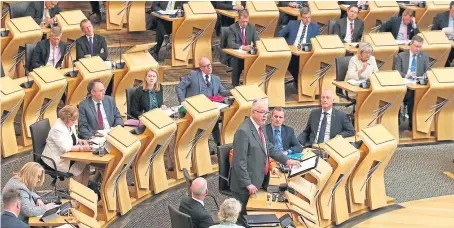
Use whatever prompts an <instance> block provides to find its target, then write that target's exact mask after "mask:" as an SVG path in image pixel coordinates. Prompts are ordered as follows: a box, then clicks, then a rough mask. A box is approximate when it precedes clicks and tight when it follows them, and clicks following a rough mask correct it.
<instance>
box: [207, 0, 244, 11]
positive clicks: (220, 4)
mask: <svg viewBox="0 0 454 228" xmlns="http://www.w3.org/2000/svg"><path fill="white" fill-rule="evenodd" d="M211 3H212V4H213V7H214V8H215V9H223V10H233V5H232V1H212V2H211ZM241 5H242V6H243V7H244V8H246V1H241Z"/></svg>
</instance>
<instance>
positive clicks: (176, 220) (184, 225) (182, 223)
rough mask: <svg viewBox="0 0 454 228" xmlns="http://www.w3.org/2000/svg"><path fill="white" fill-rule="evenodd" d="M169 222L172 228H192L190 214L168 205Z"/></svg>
mask: <svg viewBox="0 0 454 228" xmlns="http://www.w3.org/2000/svg"><path fill="white" fill-rule="evenodd" d="M169 214H170V222H171V223H172V228H192V227H193V226H192V219H191V216H189V215H187V214H185V213H183V212H181V211H179V210H177V209H176V208H175V207H173V206H171V205H169Z"/></svg>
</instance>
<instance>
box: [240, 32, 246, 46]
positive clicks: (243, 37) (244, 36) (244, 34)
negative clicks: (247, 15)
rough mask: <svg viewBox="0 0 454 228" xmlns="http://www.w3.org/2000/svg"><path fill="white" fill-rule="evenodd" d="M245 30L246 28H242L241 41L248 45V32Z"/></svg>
mask: <svg viewBox="0 0 454 228" xmlns="http://www.w3.org/2000/svg"><path fill="white" fill-rule="evenodd" d="M244 30H245V29H244V28H242V29H241V42H242V45H243V46H246V32H245V31H244Z"/></svg>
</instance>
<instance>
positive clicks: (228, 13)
mask: <svg viewBox="0 0 454 228" xmlns="http://www.w3.org/2000/svg"><path fill="white" fill-rule="evenodd" d="M216 13H218V14H221V15H224V16H226V17H230V18H233V19H235V21H237V20H238V11H236V10H223V9H216Z"/></svg>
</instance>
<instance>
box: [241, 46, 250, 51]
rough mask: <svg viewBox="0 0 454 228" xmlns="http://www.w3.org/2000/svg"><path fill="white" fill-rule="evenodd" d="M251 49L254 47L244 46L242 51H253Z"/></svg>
mask: <svg viewBox="0 0 454 228" xmlns="http://www.w3.org/2000/svg"><path fill="white" fill-rule="evenodd" d="M251 48H252V46H250V45H247V46H242V47H241V50H243V51H249V50H251Z"/></svg>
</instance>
